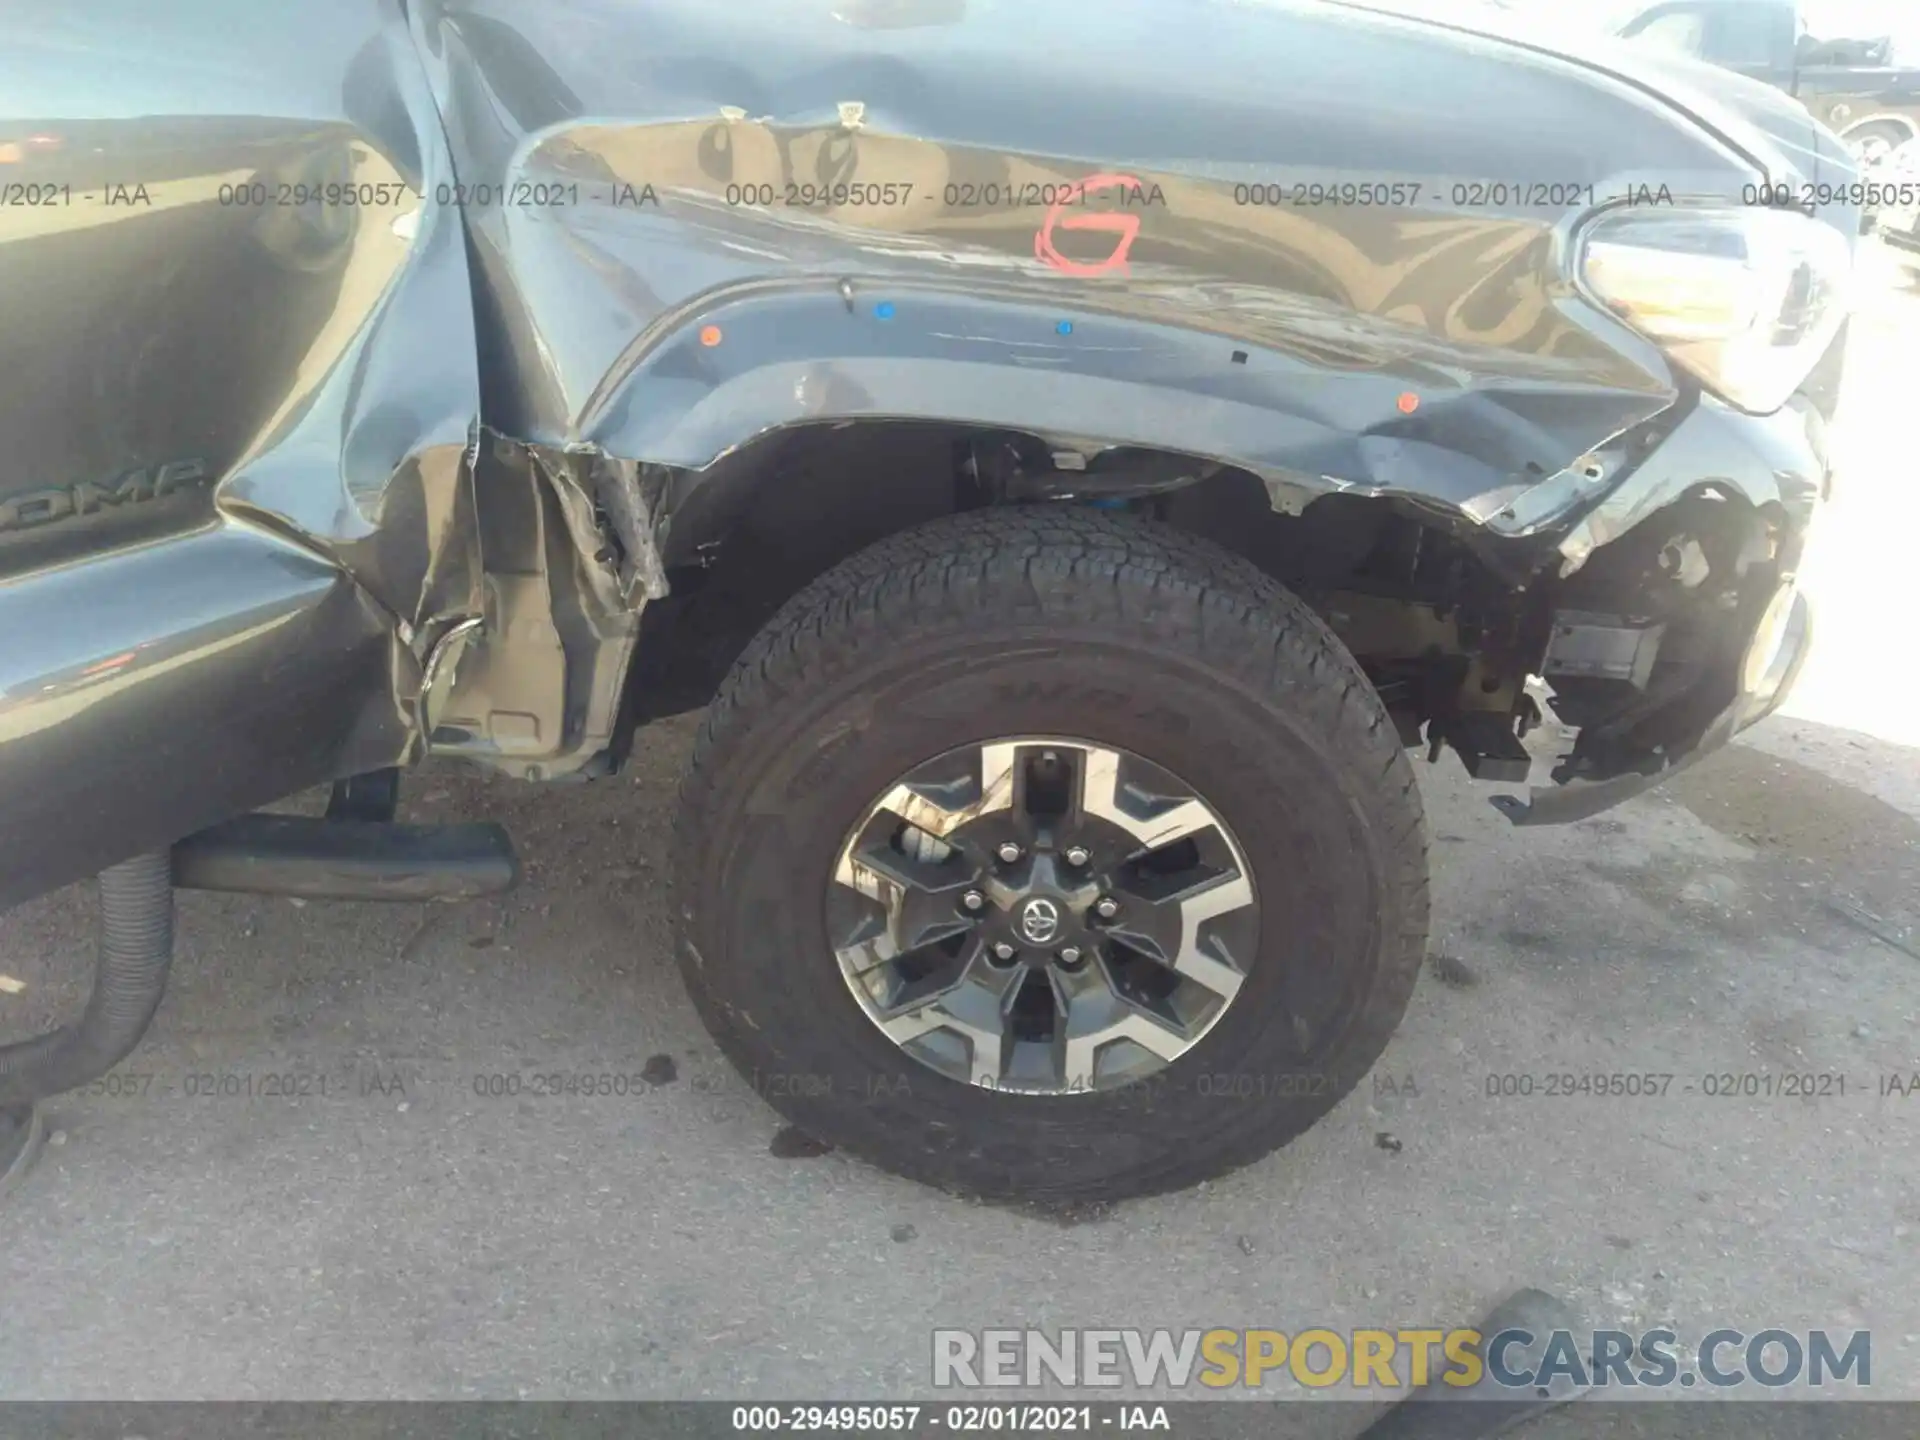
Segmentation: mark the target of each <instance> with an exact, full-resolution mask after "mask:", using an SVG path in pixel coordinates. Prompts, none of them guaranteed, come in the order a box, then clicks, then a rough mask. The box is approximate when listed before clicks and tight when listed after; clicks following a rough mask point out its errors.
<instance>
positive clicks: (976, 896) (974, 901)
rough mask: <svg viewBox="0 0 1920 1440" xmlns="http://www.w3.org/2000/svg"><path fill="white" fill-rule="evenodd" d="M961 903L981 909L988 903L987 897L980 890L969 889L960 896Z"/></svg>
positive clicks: (967, 906) (970, 907) (968, 907)
mask: <svg viewBox="0 0 1920 1440" xmlns="http://www.w3.org/2000/svg"><path fill="white" fill-rule="evenodd" d="M960 903H961V905H963V906H965V907H966V908H967V909H969V910H979V909H981V908H983V907H984V906H985V905H986V903H987V897H986V896H984V895H982V894H981V893H980V892H979V891H978V890H969V891H967V893H966V894H964V895H962V896H961V897H960Z"/></svg>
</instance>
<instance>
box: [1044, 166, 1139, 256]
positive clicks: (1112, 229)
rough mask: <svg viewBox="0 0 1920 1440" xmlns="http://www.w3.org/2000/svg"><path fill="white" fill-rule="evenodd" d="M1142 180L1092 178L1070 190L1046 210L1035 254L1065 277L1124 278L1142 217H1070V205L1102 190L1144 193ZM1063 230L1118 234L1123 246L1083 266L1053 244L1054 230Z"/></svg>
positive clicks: (1127, 176) (1106, 176) (1127, 177)
mask: <svg viewBox="0 0 1920 1440" xmlns="http://www.w3.org/2000/svg"><path fill="white" fill-rule="evenodd" d="M1145 188H1146V187H1145V186H1143V185H1142V184H1141V183H1140V182H1139V180H1137V179H1135V178H1134V177H1133V176H1131V175H1089V176H1088V177H1087V178H1086V179H1084V180H1082V181H1081V182H1080V183H1079V184H1077V185H1075V186H1074V187H1073V188H1072V189H1071V190H1069V191H1068V192H1067V194H1066V196H1065V198H1063V199H1060V200H1056V201H1055V202H1054V203H1053V204H1052V205H1050V206H1048V207H1047V218H1046V220H1045V221H1044V222H1043V223H1042V224H1041V226H1040V232H1039V233H1038V234H1037V235H1035V236H1034V237H1033V253H1034V256H1035V258H1036V259H1039V260H1044V261H1045V262H1046V263H1047V264H1049V265H1051V266H1052V267H1053V268H1054V269H1056V270H1058V271H1060V272H1061V273H1062V274H1063V275H1106V274H1109V273H1111V272H1113V271H1115V270H1117V271H1119V272H1120V273H1121V274H1122V275H1124V274H1126V273H1127V252H1128V251H1130V250H1131V249H1132V248H1133V242H1134V241H1135V240H1137V239H1138V238H1139V236H1140V217H1139V216H1138V215H1068V214H1067V213H1066V210H1067V207H1068V206H1069V205H1075V204H1078V203H1080V202H1081V201H1083V200H1085V199H1086V197H1087V196H1088V195H1091V194H1097V193H1098V192H1099V191H1102V190H1114V189H1120V190H1143V189H1145ZM1055 226H1058V227H1059V228H1060V229H1062V230H1105V231H1107V232H1108V233H1109V234H1113V235H1118V236H1119V237H1120V243H1119V244H1118V245H1116V246H1114V248H1113V253H1112V254H1111V255H1109V256H1108V257H1107V258H1106V259H1104V260H1094V261H1091V262H1086V263H1083V262H1081V261H1078V260H1069V259H1068V258H1067V257H1066V256H1064V255H1062V254H1061V253H1060V251H1059V249H1058V248H1057V247H1056V246H1055V245H1054V243H1053V231H1054V227H1055Z"/></svg>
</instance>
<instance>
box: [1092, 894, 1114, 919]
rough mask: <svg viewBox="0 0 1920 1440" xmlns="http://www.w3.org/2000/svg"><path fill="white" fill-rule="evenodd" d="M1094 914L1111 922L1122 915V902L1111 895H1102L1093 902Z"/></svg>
mask: <svg viewBox="0 0 1920 1440" xmlns="http://www.w3.org/2000/svg"><path fill="white" fill-rule="evenodd" d="M1093 913H1094V914H1096V915H1098V916H1099V917H1100V918H1101V919H1102V920H1111V919H1113V917H1114V916H1116V915H1118V914H1119V913H1120V902H1119V901H1118V900H1116V899H1114V898H1113V897H1112V896H1111V895H1102V896H1101V897H1100V898H1099V899H1098V900H1096V901H1094V902H1093Z"/></svg>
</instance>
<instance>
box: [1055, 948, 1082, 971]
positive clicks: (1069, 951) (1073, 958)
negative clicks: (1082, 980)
mask: <svg viewBox="0 0 1920 1440" xmlns="http://www.w3.org/2000/svg"><path fill="white" fill-rule="evenodd" d="M1060 963H1061V964H1062V965H1064V966H1066V967H1067V968H1068V969H1069V970H1076V969H1078V968H1079V966H1080V947H1079V946H1077V945H1069V946H1067V948H1066V949H1064V950H1062V951H1061V952H1060Z"/></svg>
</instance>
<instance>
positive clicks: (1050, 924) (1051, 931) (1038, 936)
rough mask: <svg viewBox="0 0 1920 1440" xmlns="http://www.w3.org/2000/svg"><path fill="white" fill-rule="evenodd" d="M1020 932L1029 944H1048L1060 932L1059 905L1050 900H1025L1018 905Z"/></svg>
mask: <svg viewBox="0 0 1920 1440" xmlns="http://www.w3.org/2000/svg"><path fill="white" fill-rule="evenodd" d="M1020 933H1021V935H1023V936H1024V937H1025V938H1026V940H1027V943H1028V944H1030V945H1046V944H1049V943H1050V942H1051V941H1052V940H1053V938H1054V936H1056V935H1058V934H1059V933H1060V907H1059V906H1058V905H1056V904H1054V903H1053V901H1051V900H1042V899H1033V900H1029V901H1027V903H1026V904H1025V905H1023V906H1021V907H1020Z"/></svg>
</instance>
